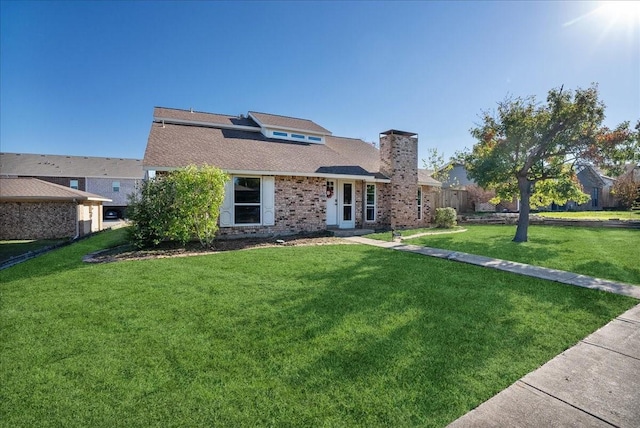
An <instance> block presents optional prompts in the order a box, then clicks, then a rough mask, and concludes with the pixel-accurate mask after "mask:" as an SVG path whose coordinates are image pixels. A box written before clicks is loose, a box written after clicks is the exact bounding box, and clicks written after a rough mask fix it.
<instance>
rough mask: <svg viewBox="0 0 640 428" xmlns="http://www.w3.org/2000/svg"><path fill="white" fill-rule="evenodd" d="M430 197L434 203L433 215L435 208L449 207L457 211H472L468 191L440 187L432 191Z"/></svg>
mask: <svg viewBox="0 0 640 428" xmlns="http://www.w3.org/2000/svg"><path fill="white" fill-rule="evenodd" d="M430 199H431V200H432V201H433V203H434V209H433V214H434V215H435V208H446V207H451V208H454V209H455V210H456V212H458V213H466V212H472V211H473V206H472V204H471V201H470V200H469V192H467V191H466V190H456V189H440V190H436V191H434V192H432V194H431V196H430Z"/></svg>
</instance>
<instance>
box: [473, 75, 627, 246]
mask: <svg viewBox="0 0 640 428" xmlns="http://www.w3.org/2000/svg"><path fill="white" fill-rule="evenodd" d="M604 110H605V106H604V103H603V102H602V101H600V100H599V99H598V88H597V85H595V84H594V85H592V86H591V87H589V88H587V89H580V88H578V89H577V90H576V91H575V92H573V91H570V90H565V89H564V88H562V87H560V88H558V89H552V90H551V91H549V93H548V96H547V100H546V103H538V102H537V101H536V99H535V97H533V96H531V97H527V98H512V97H507V98H506V99H505V100H504V101H502V102H500V103H499V104H498V109H497V111H496V112H488V111H485V112H483V113H482V115H481V117H482V122H481V123H480V124H478V125H477V126H476V127H475V128H472V129H471V130H470V132H471V134H472V135H473V137H474V138H475V139H476V140H477V143H476V144H475V145H474V147H473V149H472V151H471V152H467V153H466V154H465V155H464V161H465V165H466V167H467V170H468V175H469V177H470V178H472V179H474V180H475V181H476V182H477V183H478V184H479V185H480V186H482V187H484V188H487V189H494V190H495V191H496V195H497V199H500V200H512V199H513V198H514V197H518V198H519V199H520V217H519V220H518V229H517V231H516V236H515V238H514V241H517V242H522V241H526V240H527V230H528V225H529V211H530V208H531V207H532V206H534V207H539V206H546V205H549V204H550V203H551V202H556V203H558V204H564V203H566V202H567V201H568V200H574V201H576V202H578V203H583V202H586V201H587V200H588V195H585V194H584V193H583V192H582V189H581V186H580V184H579V182H578V180H577V178H576V170H575V167H576V165H578V164H580V163H588V164H610V165H617V164H622V163H623V162H624V158H625V156H631V155H630V154H633V152H634V150H636V149H637V138H636V136H634V133H633V132H632V131H631V130H630V129H629V123H628V122H625V123H622V124H620V125H619V126H617V127H616V128H615V129H613V130H611V129H608V128H606V127H603V126H602V121H603V120H604V117H605V115H604ZM634 147H635V148H634Z"/></svg>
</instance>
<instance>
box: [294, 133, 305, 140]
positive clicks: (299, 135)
mask: <svg viewBox="0 0 640 428" xmlns="http://www.w3.org/2000/svg"><path fill="white" fill-rule="evenodd" d="M291 137H292V138H300V139H302V140H304V135H301V134H291Z"/></svg>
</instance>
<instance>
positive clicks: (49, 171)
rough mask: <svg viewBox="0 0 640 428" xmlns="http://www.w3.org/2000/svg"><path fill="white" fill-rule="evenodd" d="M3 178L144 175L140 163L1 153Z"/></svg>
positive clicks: (135, 176)
mask: <svg viewBox="0 0 640 428" xmlns="http://www.w3.org/2000/svg"><path fill="white" fill-rule="evenodd" d="M0 175H18V176H20V175H22V176H36V177H94V178H98V177H102V178H107V177H109V178H135V179H141V178H142V177H143V176H144V171H143V169H142V160H141V159H122V158H102V157H92V156H63V155H39V154H32V153H0Z"/></svg>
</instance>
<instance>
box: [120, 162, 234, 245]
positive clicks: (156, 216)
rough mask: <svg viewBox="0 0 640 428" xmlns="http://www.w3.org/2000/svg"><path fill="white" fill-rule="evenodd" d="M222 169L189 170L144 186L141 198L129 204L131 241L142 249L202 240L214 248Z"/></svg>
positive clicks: (204, 243)
mask: <svg viewBox="0 0 640 428" xmlns="http://www.w3.org/2000/svg"><path fill="white" fill-rule="evenodd" d="M228 179H229V178H228V176H227V175H226V174H225V173H224V172H222V171H221V170H220V169H218V168H215V167H211V166H206V165H205V166H204V167H202V168H197V167H195V166H188V167H186V168H182V169H178V170H175V171H172V172H170V173H169V174H167V175H164V176H161V177H156V178H154V179H151V180H147V181H145V182H144V183H143V185H142V189H141V192H140V196H135V195H134V196H132V197H131V198H130V200H129V216H130V219H131V221H132V227H131V228H130V234H129V240H130V241H131V243H132V244H133V245H135V246H136V247H138V248H143V247H151V246H156V245H158V244H159V243H160V242H162V241H178V242H180V243H182V244H185V243H187V242H188V241H190V240H192V239H198V240H199V241H200V243H201V244H202V246H203V247H206V246H210V245H211V244H212V242H213V239H214V238H215V234H216V232H217V230H218V215H219V213H220V205H222V201H223V200H224V183H225V181H227V180H228Z"/></svg>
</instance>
